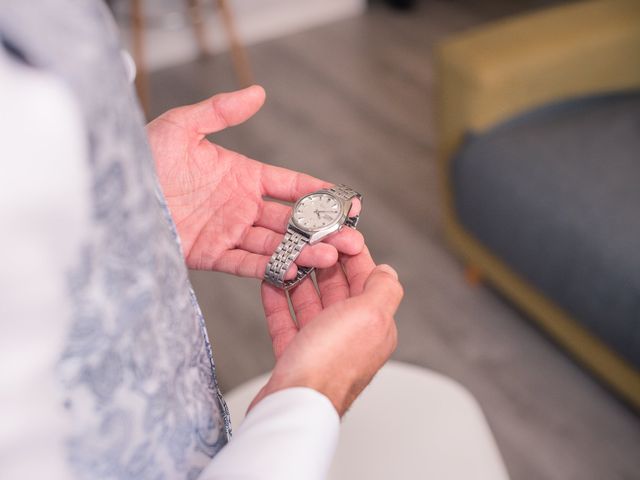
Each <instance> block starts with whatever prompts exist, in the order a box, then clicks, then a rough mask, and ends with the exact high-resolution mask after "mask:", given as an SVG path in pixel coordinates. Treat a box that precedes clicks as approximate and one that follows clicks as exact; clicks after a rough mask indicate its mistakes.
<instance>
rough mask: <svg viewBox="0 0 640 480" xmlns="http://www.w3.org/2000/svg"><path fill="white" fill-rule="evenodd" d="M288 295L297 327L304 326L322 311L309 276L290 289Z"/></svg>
mask: <svg viewBox="0 0 640 480" xmlns="http://www.w3.org/2000/svg"><path fill="white" fill-rule="evenodd" d="M290 297H291V305H292V306H293V311H294V312H295V315H296V320H297V321H298V327H299V328H304V326H305V325H307V324H308V323H309V322H310V321H311V320H313V319H314V318H315V317H316V316H317V315H318V314H319V313H320V312H321V311H322V302H320V297H319V296H318V292H317V291H316V287H315V286H314V285H313V282H312V281H311V279H310V278H307V279H305V280H303V281H302V283H300V284H298V286H296V287H295V288H294V289H293V290H291V291H290Z"/></svg>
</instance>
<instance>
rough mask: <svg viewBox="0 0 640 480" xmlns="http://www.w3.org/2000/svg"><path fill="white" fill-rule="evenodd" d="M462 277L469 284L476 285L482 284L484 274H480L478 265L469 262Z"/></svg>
mask: <svg viewBox="0 0 640 480" xmlns="http://www.w3.org/2000/svg"><path fill="white" fill-rule="evenodd" d="M464 279H465V280H466V281H467V283H468V284H469V285H471V286H473V287H477V286H478V285H480V284H482V281H483V279H484V276H483V274H482V271H481V270H480V269H479V268H478V267H476V266H475V265H473V264H469V265H467V267H466V268H465V269H464Z"/></svg>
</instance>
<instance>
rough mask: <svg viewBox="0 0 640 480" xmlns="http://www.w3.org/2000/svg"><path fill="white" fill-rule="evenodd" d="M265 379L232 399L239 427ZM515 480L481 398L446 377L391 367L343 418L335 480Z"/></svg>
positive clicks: (236, 391) (401, 366)
mask: <svg viewBox="0 0 640 480" xmlns="http://www.w3.org/2000/svg"><path fill="white" fill-rule="evenodd" d="M268 378H269V375H262V376H260V377H257V378H254V379H253V380H250V381H248V382H247V383H245V384H243V385H241V386H239V387H237V388H235V389H233V390H232V391H231V392H229V393H227V394H225V396H224V398H225V401H226V402H227V405H228V407H229V411H230V412H231V419H232V421H233V423H234V427H237V426H238V425H239V423H240V422H241V420H242V419H243V417H244V414H245V412H246V410H247V408H248V407H249V405H250V403H251V401H252V400H253V398H254V397H255V396H256V394H257V393H258V391H259V390H260V388H262V387H263V386H264V385H265V383H266V382H267V380H268ZM358 478H366V479H367V480H388V479H393V478H398V479H405V478H406V479H410V478H434V479H435V478H446V479H448V480H468V479H470V478H473V479H475V480H508V478H509V476H508V474H507V471H506V469H505V467H504V464H503V463H502V458H501V455H500V452H499V450H498V447H497V445H496V443H495V440H494V438H493V435H492V434H491V430H490V429H489V425H488V424H487V421H486V419H485V417H484V415H483V413H482V410H481V409H480V407H479V405H478V403H477V402H476V400H475V399H474V398H473V396H472V395H471V394H470V393H469V392H468V391H467V390H466V389H465V388H464V387H462V386H461V385H460V384H458V383H456V382H455V381H453V380H451V379H449V378H447V377H444V376H442V375H440V374H438V373H435V372H432V371H429V370H427V369H424V368H420V367H416V366H413V365H409V364H406V363H401V362H395V361H390V362H388V363H387V364H386V365H385V366H384V367H383V368H382V369H381V370H380V372H378V374H377V375H376V376H375V377H374V379H373V381H372V382H371V384H370V385H369V386H368V387H367V388H366V389H365V390H364V392H362V394H361V395H360V397H358V398H357V399H356V401H355V402H354V404H353V406H352V407H351V409H350V410H349V411H348V412H347V413H346V414H345V416H344V418H343V420H342V426H341V431H340V441H339V443H338V448H337V451H336V455H335V457H334V460H333V464H332V466H331V470H330V472H329V475H328V477H327V479H328V480H353V479H358Z"/></svg>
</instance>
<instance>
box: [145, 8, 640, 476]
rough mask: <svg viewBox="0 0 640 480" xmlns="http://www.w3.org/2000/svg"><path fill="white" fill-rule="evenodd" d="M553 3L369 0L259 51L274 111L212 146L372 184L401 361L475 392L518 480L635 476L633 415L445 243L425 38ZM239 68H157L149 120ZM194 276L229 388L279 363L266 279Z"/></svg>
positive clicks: (203, 64)
mask: <svg viewBox="0 0 640 480" xmlns="http://www.w3.org/2000/svg"><path fill="white" fill-rule="evenodd" d="M516 3H517V4H518V5H517V6H514V4H516ZM545 3H546V4H548V3H551V2H549V1H547V2H544V1H538V2H532V1H530V2H509V1H506V0H505V1H492V2H472V1H469V2H454V1H442V0H440V1H434V0H429V1H424V2H422V3H421V4H420V5H421V6H420V8H419V9H418V10H417V11H415V12H413V13H411V14H408V15H407V14H397V13H394V12H391V11H389V10H387V9H386V8H382V7H374V8H372V9H371V10H370V11H369V12H368V13H367V14H366V15H364V16H362V17H359V18H354V19H350V20H346V21H342V22H338V23H334V24H331V25H328V26H324V27H320V28H316V29H314V30H310V31H306V32H303V33H299V34H296V35H291V36H288V37H285V38H281V39H278V40H275V41H270V42H268V43H264V44H260V45H257V46H253V47H251V48H250V50H249V54H250V57H251V61H252V63H253V67H254V69H255V73H256V77H257V79H258V81H259V82H260V83H261V84H262V85H263V86H264V87H265V88H266V90H267V93H268V101H267V104H266V106H265V107H264V109H263V111H262V112H261V113H260V114H258V115H257V117H255V119H253V120H251V121H250V122H248V123H247V124H245V125H244V126H241V127H238V128H236V129H234V130H232V131H229V132H225V133H223V134H220V135H216V136H215V137H214V139H215V141H217V142H219V143H221V144H223V145H225V146H227V147H230V148H233V149H237V150H239V151H241V152H243V153H245V154H247V155H249V156H252V157H254V158H256V159H259V160H262V161H265V162H268V163H273V164H277V165H282V166H286V167H289V168H293V169H296V170H302V171H306V172H308V173H311V174H313V175H317V176H319V177H322V178H325V179H328V180H331V181H336V182H344V183H348V184H351V185H354V186H355V187H357V188H358V189H359V190H361V191H362V192H364V193H365V210H364V218H363V220H362V223H361V225H362V230H363V231H364V233H365V236H366V238H367V241H368V244H369V246H370V248H371V250H372V251H373V253H374V255H375V258H376V260H377V261H379V262H388V263H390V264H392V265H394V266H395V267H396V268H397V269H398V271H399V272H400V276H401V279H402V281H403V283H404V285H405V287H406V300H405V301H404V303H403V305H402V307H401V309H400V311H399V313H398V315H397V321H398V326H399V332H400V337H399V346H398V350H397V352H396V353H395V358H396V359H398V360H403V361H406V362H411V363H414V364H417V365H421V366H424V367H427V368H430V369H433V370H436V371H439V372H443V373H445V374H447V375H449V376H451V377H453V378H455V379H456V380H458V381H459V382H461V383H462V384H464V385H465V386H466V387H467V388H468V389H469V390H471V391H472V392H473V394H474V395H475V396H476V397H477V398H478V400H479V402H480V404H481V405H482V407H483V408H484V410H485V412H486V414H487V416H488V419H489V422H490V425H491V427H492V429H493V431H494V432H495V435H496V438H497V441H498V444H499V446H500V449H501V451H502V453H503V456H504V458H505V462H506V464H507V467H508V469H509V472H510V473H511V476H512V478H514V479H522V480H538V479H558V480H560V479H562V480H568V479H576V480H578V479H579V480H588V479H594V480H595V479H598V480H600V479H638V478H640V420H639V418H638V416H636V415H635V414H633V413H632V412H631V411H630V410H629V409H628V408H626V407H625V406H624V405H622V404H621V403H620V402H618V401H617V400H616V399H615V398H614V397H613V396H612V395H611V394H610V393H609V392H608V391H606V390H605V389H604V388H602V387H601V386H600V385H599V384H598V383H597V382H596V381H594V380H593V379H592V378H591V377H590V376H589V375H588V374H586V373H585V372H584V371H583V370H582V369H581V368H579V367H578V366H576V364H574V363H573V362H572V361H571V360H570V359H569V358H568V357H567V356H566V355H565V354H564V353H563V352H562V351H561V350H559V349H558V348H557V347H556V346H555V345H554V344H553V343H552V342H551V341H550V340H549V339H548V338H546V337H545V336H544V335H543V334H542V333H541V332H539V331H538V330H537V329H536V328H535V327H534V326H533V325H532V324H531V323H530V322H529V321H527V320H526V319H525V318H523V316H521V315H520V314H519V313H518V312H516V311H514V309H513V308H512V307H510V306H509V305H508V304H507V303H506V302H505V301H503V300H502V299H501V298H499V297H498V296H497V295H495V293H493V292H492V291H490V290H488V289H486V288H483V287H479V288H473V287H470V286H469V285H467V284H466V283H465V281H464V279H463V275H462V266H461V265H460V263H459V262H458V261H457V260H456V259H455V258H454V257H453V256H452V255H451V254H450V253H449V251H448V249H447V247H446V245H445V242H444V240H443V237H442V230H441V225H440V212H441V201H440V198H439V196H438V190H437V175H436V163H435V155H434V145H435V138H434V121H433V108H432V107H433V98H432V96H433V80H434V78H433V76H434V75H433V67H432V54H431V50H432V47H433V45H434V43H435V42H436V41H437V40H438V39H441V38H443V37H445V36H447V35H449V34H451V33H453V32H456V31H460V30H463V29H465V28H468V27H470V26H473V25H476V24H478V23H482V22H484V21H487V20H490V19H494V18H498V17H501V16H504V15H507V14H511V13H514V12H515V11H516V10H522V9H523V8H525V7H526V8H529V7H531V6H534V5H535V6H539V5H543V4H545ZM478 4H482V5H483V6H482V7H480V6H479V5H478ZM231 72H232V69H231V65H230V60H229V58H228V57H226V56H224V55H223V56H218V57H215V58H213V59H208V60H204V61H200V62H197V63H191V64H187V65H184V66H180V67H175V68H171V69H168V70H164V71H161V72H157V73H155V74H154V75H153V76H152V94H153V100H154V102H153V113H154V114H158V113H160V112H162V111H164V110H165V109H167V108H169V107H171V106H175V105H179V104H183V103H189V102H193V101H195V100H199V99H201V98H203V97H206V96H208V95H210V94H212V93H214V92H218V91H223V90H231V89H233V88H234V85H235V84H234V79H233V76H232V73H231ZM192 279H193V283H194V286H195V288H196V292H197V294H198V298H199V300H200V302H201V305H202V307H203V310H204V313H205V317H206V319H207V324H208V327H209V330H210V333H211V336H212V342H213V347H214V354H215V358H216V362H217V365H218V372H219V376H220V381H221V384H222V386H223V389H229V388H232V387H233V386H235V385H237V384H239V383H241V382H243V381H244V380H247V379H249V378H251V377H253V376H255V375H257V374H259V373H262V372H265V371H268V370H269V369H270V368H271V366H272V364H273V357H272V354H271V348H270V344H269V339H268V336H267V332H266V329H265V325H264V321H263V318H262V311H261V307H260V303H259V296H258V290H259V289H258V282H257V281H252V280H241V279H234V278H232V277H229V276H225V275H220V274H212V273H206V272H193V274H192ZM399 401H401V395H400V394H399Z"/></svg>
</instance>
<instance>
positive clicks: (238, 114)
mask: <svg viewBox="0 0 640 480" xmlns="http://www.w3.org/2000/svg"><path fill="white" fill-rule="evenodd" d="M264 100H265V92H264V89H263V88H262V87H260V86H258V85H253V86H251V87H248V88H245V89H243V90H237V91H235V92H228V93H219V94H218V95H214V96H213V97H211V98H208V99H206V100H203V101H202V102H199V103H195V104H193V105H187V106H184V107H178V108H174V109H172V110H169V111H168V112H167V113H165V114H164V116H165V118H166V119H167V120H170V121H173V122H174V123H177V124H179V125H183V126H185V127H187V128H188V129H189V130H190V131H196V132H197V133H199V134H200V135H203V136H204V135H207V134H209V133H214V132H218V131H220V130H223V129H225V128H227V127H231V126H233V125H238V124H240V123H242V122H244V121H246V120H248V119H249V118H251V117H252V116H253V115H254V114H255V113H256V112H257V111H258V110H260V107H262V105H263V104H264Z"/></svg>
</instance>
